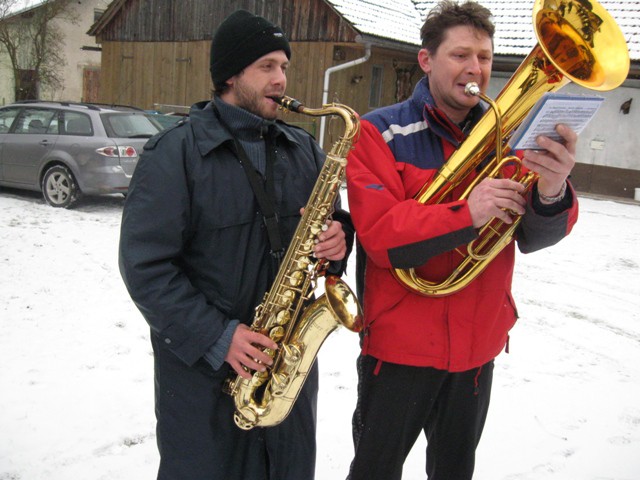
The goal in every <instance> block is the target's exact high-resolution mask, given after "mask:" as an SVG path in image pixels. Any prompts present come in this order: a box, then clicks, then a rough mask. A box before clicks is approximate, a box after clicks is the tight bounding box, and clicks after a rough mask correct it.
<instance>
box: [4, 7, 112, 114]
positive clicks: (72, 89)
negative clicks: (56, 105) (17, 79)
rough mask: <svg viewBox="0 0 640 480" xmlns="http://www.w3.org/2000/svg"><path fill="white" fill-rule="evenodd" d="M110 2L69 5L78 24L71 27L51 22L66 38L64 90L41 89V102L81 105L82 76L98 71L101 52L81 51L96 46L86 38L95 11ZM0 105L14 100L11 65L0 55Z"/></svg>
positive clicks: (55, 21)
mask: <svg viewBox="0 0 640 480" xmlns="http://www.w3.org/2000/svg"><path fill="white" fill-rule="evenodd" d="M109 3H110V2H109V0H78V1H75V2H73V3H72V4H71V5H72V7H73V8H74V10H75V12H76V14H77V15H78V24H77V25H74V24H71V23H69V22H66V21H61V20H54V21H53V22H54V23H55V24H57V26H59V28H61V29H62V31H63V32H64V35H65V40H64V42H65V52H64V55H65V58H66V65H64V66H63V67H62V72H61V76H62V78H63V79H64V80H63V86H62V88H61V89H57V90H48V89H46V88H44V87H42V88H41V89H40V95H39V96H40V98H41V99H43V100H70V101H83V100H84V98H83V76H84V70H85V69H93V70H99V69H100V52H99V51H87V50H82V49H81V47H83V46H92V47H96V46H98V45H97V44H96V41H95V37H92V36H89V35H87V34H86V31H87V30H88V29H89V27H90V26H91V25H92V24H93V22H94V9H96V8H97V9H102V10H104V9H106V8H107V6H108V5H109ZM0 78H1V79H2V80H1V81H0V103H1V104H3V105H5V104H7V103H11V102H13V101H14V99H15V92H14V81H13V71H12V69H11V62H10V60H9V58H8V56H7V55H6V53H4V52H3V53H0Z"/></svg>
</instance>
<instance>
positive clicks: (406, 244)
mask: <svg viewBox="0 0 640 480" xmlns="http://www.w3.org/2000/svg"><path fill="white" fill-rule="evenodd" d="M481 115H482V111H481V109H479V108H477V109H475V110H474V111H473V112H472V115H471V120H470V121H471V123H472V124H473V123H475V122H477V120H478V119H479V118H480V116H481ZM361 127H362V131H361V135H360V138H359V140H358V142H357V143H356V145H355V149H354V150H353V151H352V153H351V154H350V155H349V158H348V164H347V186H348V198H349V209H350V211H351V215H352V218H353V222H354V225H355V227H356V233H357V237H358V239H359V241H360V243H361V244H362V246H363V248H364V250H365V251H366V254H367V259H366V268H365V273H364V298H361V301H362V303H363V308H364V315H365V331H364V338H363V346H362V353H363V354H368V355H372V356H374V357H376V358H378V359H380V360H382V361H386V362H392V363H399V364H404V365H414V366H429V367H434V368H437V369H442V370H448V371H452V372H456V371H464V370H469V369H472V368H475V367H478V366H480V365H483V364H484V363H486V362H488V361H489V360H491V359H493V358H494V357H495V356H496V355H497V354H498V353H499V352H500V351H501V350H502V349H503V348H504V346H505V344H506V342H507V335H508V332H509V330H510V329H511V327H512V326H513V325H514V323H515V321H516V318H517V311H516V307H515V302H514V300H513V298H512V296H511V279H512V276H513V267H514V255H515V249H514V244H515V242H513V241H512V242H511V244H509V245H508V246H507V247H506V248H505V249H504V250H503V251H502V252H501V253H500V254H499V255H498V256H497V257H496V258H495V259H494V260H493V261H492V262H491V263H490V264H489V266H487V267H486V269H485V270H484V271H483V272H482V273H481V274H480V275H479V276H478V277H477V278H476V279H475V280H474V281H473V282H472V283H471V284H470V285H469V286H467V287H466V288H464V289H462V290H460V291H459V292H457V293H454V294H452V295H449V296H446V297H438V298H434V297H425V296H422V295H418V294H415V293H412V292H410V291H409V290H408V289H406V288H405V287H404V286H402V285H401V284H400V283H399V282H398V281H397V280H396V279H395V278H394V277H393V276H392V273H391V270H390V269H392V268H403V269H406V268H416V271H417V272H418V274H419V275H420V276H421V277H424V278H427V279H429V280H441V279H444V278H446V277H448V276H449V274H450V273H451V271H452V270H453V267H454V265H455V264H456V263H457V262H458V261H459V260H458V259H459V258H460V256H459V255H458V254H456V253H453V252H452V251H453V249H454V248H456V247H459V246H462V245H466V244H467V243H468V242H469V241H471V240H473V239H475V238H476V237H477V233H476V230H475V229H474V228H473V226H472V223H471V216H470V213H469V208H468V205H467V202H466V200H457V201H456V200H451V201H449V202H448V203H442V204H439V205H431V206H426V205H423V204H420V203H418V202H417V201H415V200H413V197H414V195H415V194H416V193H417V192H418V190H419V189H420V188H421V187H422V186H423V185H424V184H425V183H426V182H428V181H430V179H432V177H433V176H434V174H435V173H436V172H437V170H438V169H439V168H440V166H441V165H442V163H443V162H444V159H445V158H448V156H449V155H450V154H451V153H452V152H453V151H454V150H455V148H457V146H458V145H459V143H460V141H461V140H462V139H463V138H464V134H463V133H462V132H461V130H460V129H459V128H458V127H457V126H456V125H453V124H451V123H450V122H449V121H448V119H447V118H446V117H445V116H444V115H443V114H442V113H440V112H438V111H437V110H436V109H435V107H434V106H433V100H432V98H431V95H430V92H429V90H428V84H427V82H426V79H423V80H422V81H421V82H420V83H419V84H418V86H417V87H416V90H415V91H414V94H413V96H412V98H410V99H409V100H406V101H405V102H402V103H399V104H396V105H392V106H390V107H385V108H383V109H380V110H376V111H374V112H371V113H370V114H367V115H365V116H364V117H363V119H362V121H361ZM462 188H463V187H462V186H461V187H459V188H458V191H457V192H454V193H453V198H459V193H460V190H462ZM534 192H535V187H534ZM534 197H536V198H537V194H535V193H534V194H533V195H532V194H530V195H529V202H528V206H527V212H526V213H525V215H524V217H523V219H522V222H521V224H520V227H519V229H518V232H517V243H518V247H519V249H520V250H521V251H522V252H524V253H528V252H531V251H534V250H538V249H540V248H544V247H546V246H549V245H552V244H554V243H557V242H558V241H559V240H560V239H561V238H563V237H564V236H565V235H567V234H568V233H569V232H570V230H571V228H572V227H573V225H574V223H575V221H576V220H577V213H578V205H577V201H576V199H575V198H576V197H575V193H574V192H573V190H572V189H571V188H569V189H568V193H567V195H566V198H565V200H564V201H563V202H561V204H559V205H554V206H551V207H548V206H543V205H540V204H538V203H537V201H534V205H532V198H534Z"/></svg>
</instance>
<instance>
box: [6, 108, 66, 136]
mask: <svg viewBox="0 0 640 480" xmlns="http://www.w3.org/2000/svg"><path fill="white" fill-rule="evenodd" d="M54 117H57V115H56V112H55V111H53V110H44V109H40V108H27V109H25V110H24V111H23V112H22V113H21V114H20V116H19V117H18V120H17V123H16V126H15V130H14V133H30V134H46V133H53V134H56V133H58V131H57V127H56V128H55V131H49V130H48V129H49V126H50V125H51V124H52V123H53V126H55V125H56V122H52V120H53V119H54ZM53 126H52V128H53Z"/></svg>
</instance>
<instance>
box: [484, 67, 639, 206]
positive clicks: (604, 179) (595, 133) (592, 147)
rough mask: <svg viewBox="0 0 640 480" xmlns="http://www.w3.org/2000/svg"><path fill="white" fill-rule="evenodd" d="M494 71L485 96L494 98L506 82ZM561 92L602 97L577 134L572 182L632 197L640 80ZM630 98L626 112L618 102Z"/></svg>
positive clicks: (571, 87) (636, 175) (636, 164)
mask: <svg viewBox="0 0 640 480" xmlns="http://www.w3.org/2000/svg"><path fill="white" fill-rule="evenodd" d="M507 80H508V77H507V76H506V75H504V74H495V75H494V77H493V78H492V81H491V88H490V89H489V92H488V94H489V96H491V97H492V98H495V97H496V96H497V95H498V93H499V92H500V89H502V87H503V86H504V85H505V83H506V82H507ZM561 91H562V93H571V94H583V95H584V94H589V95H594V94H595V95H600V96H602V97H604V98H605V100H604V102H603V104H602V106H601V107H600V109H599V110H598V112H597V113H596V115H595V117H594V118H593V119H592V120H591V122H590V123H589V124H588V125H587V126H586V128H585V129H584V130H583V131H582V133H581V134H580V137H579V139H578V145H577V147H576V160H577V164H576V167H575V168H574V170H573V172H572V182H573V183H574V185H575V186H576V188H577V189H578V190H579V191H582V192H588V193H597V194H602V195H611V196H616V197H620V198H633V197H634V192H635V188H640V153H639V152H640V135H638V134H637V133H636V132H637V129H638V125H639V124H640V81H638V80H628V81H627V82H625V83H624V84H622V85H621V86H620V87H618V88H616V89H614V90H611V91H609V92H594V91H592V90H588V89H586V88H584V87H580V86H579V85H576V84H575V83H570V84H568V85H567V86H565V87H564V88H563V89H562V90H561ZM629 99H631V107H630V109H629V113H628V114H625V113H624V112H623V110H622V108H621V106H622V104H623V103H625V102H626V101H628V100H629Z"/></svg>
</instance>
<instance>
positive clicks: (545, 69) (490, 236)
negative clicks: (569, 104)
mask: <svg viewBox="0 0 640 480" xmlns="http://www.w3.org/2000/svg"><path fill="white" fill-rule="evenodd" d="M533 26H534V31H535V33H536V37H537V39H538V43H537V45H536V46H535V47H534V48H533V50H532V51H531V53H529V55H528V56H527V57H526V58H525V59H524V61H523V62H522V63H521V64H520V66H519V67H518V69H517V70H516V72H515V73H514V74H513V76H512V77H511V78H510V79H509V81H508V82H507V84H506V85H505V86H504V88H503V89H502V91H501V92H500V93H499V94H498V97H497V98H496V100H495V102H494V101H492V100H491V99H490V98H488V97H487V96H486V95H484V94H483V93H481V92H480V91H479V89H478V88H477V85H475V84H469V85H467V89H466V91H467V94H469V95H474V96H479V97H480V98H481V99H482V100H484V101H485V102H487V103H488V104H489V106H490V109H489V110H491V111H489V110H487V112H485V114H484V115H483V117H482V118H481V119H480V121H479V122H478V123H477V125H476V126H475V127H474V128H473V130H472V131H471V132H470V134H469V137H468V138H467V139H466V140H465V141H464V142H463V143H462V144H461V145H460V147H459V148H458V149H457V150H456V151H455V152H454V153H453V154H452V155H451V157H450V158H449V160H447V161H446V162H445V164H444V165H443V166H442V167H441V168H440V170H439V171H438V173H437V174H436V176H435V177H434V179H433V181H432V182H430V183H429V184H426V185H425V186H423V187H422V189H421V190H420V191H419V192H418V194H417V195H416V196H415V199H416V200H417V201H418V202H420V203H422V204H425V205H434V204H438V203H441V202H443V201H445V200H446V201H450V200H451V199H450V198H449V199H448V197H449V196H450V194H451V192H452V191H453V190H454V189H455V188H456V187H458V186H459V185H460V184H461V183H463V182H464V181H468V179H469V178H470V177H471V176H472V175H474V174H476V171H477V170H478V169H479V167H480V166H482V169H481V171H480V172H478V173H477V175H476V177H475V178H474V179H473V181H472V182H471V184H470V185H469V187H468V188H467V189H466V190H465V191H464V192H463V193H462V195H461V196H460V197H459V199H466V198H467V197H468V195H469V193H470V192H471V190H472V189H473V188H474V187H475V185H477V184H478V183H479V182H480V181H482V180H483V179H484V178H495V177H498V176H500V175H501V173H500V172H501V171H502V169H503V167H504V166H505V165H506V164H509V163H511V164H514V165H515V171H516V173H515V174H514V176H513V177H511V178H512V179H513V180H516V181H518V182H520V183H521V184H523V185H524V186H525V188H526V190H527V191H528V190H530V189H531V187H532V185H533V183H534V181H535V180H536V178H537V176H536V175H535V174H534V173H533V172H527V173H524V172H522V168H521V167H522V165H521V162H520V160H519V159H518V158H517V157H515V156H506V155H505V154H506V153H507V152H508V151H509V149H510V147H509V144H508V142H509V139H510V137H511V135H512V134H513V133H514V131H515V130H516V128H517V127H518V126H519V125H520V124H521V123H522V121H523V120H524V118H525V117H526V115H527V114H528V113H529V111H530V110H531V109H532V108H533V106H534V105H535V104H536V102H537V101H538V100H539V99H540V98H541V97H542V95H543V94H545V93H547V92H553V91H556V90H559V89H560V88H562V87H563V86H565V85H567V84H568V83H570V82H574V83H576V84H578V85H580V86H582V87H585V88H587V89H590V90H596V91H608V90H613V89H614V88H616V87H618V86H619V85H620V84H621V83H622V82H624V80H625V79H626V78H627V74H628V72H629V51H628V48H627V45H626V41H625V39H624V36H623V35H622V32H621V31H620V28H619V27H618V25H617V24H616V22H615V21H614V20H613V18H612V17H611V15H610V14H609V13H608V12H607V11H606V10H605V9H604V8H603V7H602V6H601V5H600V4H599V3H598V2H597V1H595V0H535V3H534V7H533ZM491 155H495V156H494V157H491ZM447 199H448V200H447ZM513 216H514V217H515V218H513V223H512V224H506V223H504V222H503V221H501V220H498V219H496V218H493V219H491V220H490V221H489V222H488V223H487V224H486V225H485V226H484V227H482V228H481V229H480V230H479V232H478V238H476V239H475V240H474V241H473V242H471V243H469V244H468V245H466V246H463V247H459V248H457V249H456V250H455V251H456V252H457V253H459V254H460V257H461V259H460V263H459V264H458V266H457V267H456V268H455V269H454V271H453V272H452V273H451V275H450V276H449V277H448V278H446V279H445V280H444V281H442V282H436V281H430V280H427V279H424V278H421V277H419V276H418V275H417V274H416V272H415V270H414V269H393V270H392V274H393V276H394V277H395V278H396V279H397V280H398V281H399V282H400V283H401V284H402V285H404V286H405V287H406V288H408V289H409V290H411V291H412V292H414V293H417V294H420V295H424V296H433V297H438V296H445V295H450V294H453V293H455V292H458V291H460V290H462V289H463V288H465V287H466V286H467V285H469V284H470V283H471V282H472V281H473V280H474V279H475V278H476V277H477V276H478V275H479V274H480V273H481V272H482V271H483V270H484V269H485V268H486V267H487V265H489V263H490V262H491V261H492V260H493V259H494V258H495V257H496V256H497V255H498V254H499V253H500V252H501V251H502V250H503V249H504V248H505V247H506V246H507V245H508V244H509V243H510V242H511V240H512V238H513V236H514V234H515V231H516V229H517V227H518V225H519V223H520V220H521V217H519V216H516V215H513Z"/></svg>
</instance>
